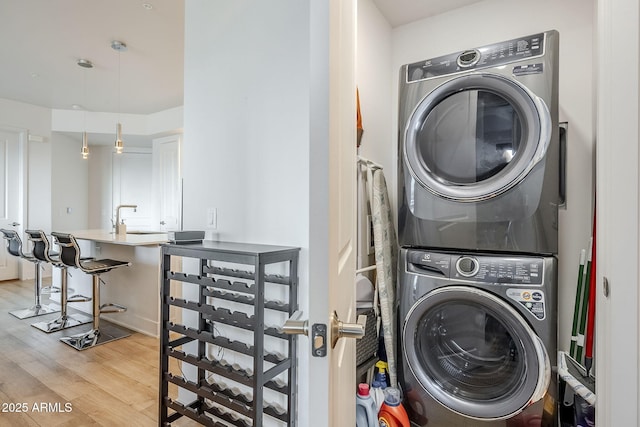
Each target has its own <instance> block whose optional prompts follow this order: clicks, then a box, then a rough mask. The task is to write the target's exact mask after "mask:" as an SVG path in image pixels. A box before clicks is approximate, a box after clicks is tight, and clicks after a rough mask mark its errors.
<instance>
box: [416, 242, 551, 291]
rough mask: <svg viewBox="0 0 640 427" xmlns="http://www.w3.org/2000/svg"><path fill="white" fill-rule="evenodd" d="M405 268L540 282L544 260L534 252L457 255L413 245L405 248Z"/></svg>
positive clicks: (479, 280) (434, 273)
mask: <svg viewBox="0 0 640 427" xmlns="http://www.w3.org/2000/svg"><path fill="white" fill-rule="evenodd" d="M407 270H408V271H410V272H414V273H418V274H426V275H431V276H435V277H443V278H451V279H460V280H472V281H474V282H477V283H504V284H511V285H542V283H543V280H544V260H543V259H542V258H540V257H535V256H496V255H481V254H478V255H475V254H469V255H467V254H465V255H460V254H448V253H442V252H429V251H424V250H418V249H416V250H410V251H408V252H407Z"/></svg>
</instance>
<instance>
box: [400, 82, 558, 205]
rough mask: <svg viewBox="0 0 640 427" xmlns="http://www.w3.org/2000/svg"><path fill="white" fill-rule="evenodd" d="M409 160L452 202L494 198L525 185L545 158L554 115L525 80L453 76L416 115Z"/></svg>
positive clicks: (408, 140) (419, 176) (417, 174)
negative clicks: (520, 184)
mask: <svg viewBox="0 0 640 427" xmlns="http://www.w3.org/2000/svg"><path fill="white" fill-rule="evenodd" d="M404 137H405V138H404V149H403V151H404V161H405V163H406V165H407V168H408V170H409V171H410V173H411V174H412V175H413V177H414V178H415V179H416V181H417V182H418V183H419V184H420V185H421V186H423V187H424V188H425V189H427V190H429V191H430V192H432V193H433V194H436V195H438V196H440V197H443V198H445V199H449V200H454V201H460V202H476V201H481V200H487V199H490V198H492V197H495V196H497V195H500V194H502V193H504V192H505V191H507V190H509V189H510V188H512V187H513V186H514V185H516V184H518V183H519V182H520V181H521V180H522V179H524V178H525V177H526V176H527V174H528V173H529V172H530V171H531V170H532V169H533V167H534V166H535V165H536V164H537V163H538V162H539V161H540V160H541V159H542V158H543V157H544V154H545V152H546V149H547V147H548V145H549V141H550V138H551V117H550V114H549V110H548V108H547V106H546V104H545V103H544V101H543V100H541V99H540V98H538V97H537V96H535V95H534V94H533V93H531V91H529V90H528V89H527V88H526V87H524V86H523V85H522V84H520V83H519V82H517V81H515V80H512V79H509V78H507V77H504V76H501V75H497V74H490V73H473V74H468V75H464V76H461V77H457V78H454V79H451V80H448V81H447V82H446V83H443V84H442V85H440V86H438V87H437V88H435V89H434V90H433V91H431V92H430V93H429V94H428V95H427V96H426V97H425V98H424V99H423V100H422V101H421V102H420V104H418V106H417V107H416V109H415V110H414V112H413V113H412V115H411V117H410V119H409V121H408V123H407V127H406V129H405V133H404Z"/></svg>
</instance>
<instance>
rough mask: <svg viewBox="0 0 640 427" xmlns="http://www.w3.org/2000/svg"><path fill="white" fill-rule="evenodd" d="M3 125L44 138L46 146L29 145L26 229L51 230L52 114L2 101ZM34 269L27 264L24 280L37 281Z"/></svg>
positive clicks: (25, 210) (24, 270)
mask: <svg viewBox="0 0 640 427" xmlns="http://www.w3.org/2000/svg"><path fill="white" fill-rule="evenodd" d="M0 125H1V126H6V127H9V128H14V129H17V130H19V131H24V132H25V138H26V135H27V132H28V133H30V134H32V135H37V136H41V137H43V138H44V142H27V143H26V150H25V154H26V156H27V159H28V161H27V170H26V174H25V177H24V179H25V183H24V184H25V188H26V190H27V194H26V196H25V197H24V204H25V205H24V206H23V213H24V215H23V218H22V219H21V220H20V223H21V224H22V229H23V230H26V229H27V228H41V229H44V230H48V229H49V228H50V227H51V184H50V177H51V163H50V160H49V158H50V156H51V144H50V143H49V141H50V138H51V113H50V110H48V109H46V108H42V107H38V106H35V105H30V104H25V103H22V102H15V101H11V100H7V99H0ZM33 274H34V272H33V266H32V265H31V264H28V263H23V264H22V267H21V277H22V278H23V279H29V278H32V277H33Z"/></svg>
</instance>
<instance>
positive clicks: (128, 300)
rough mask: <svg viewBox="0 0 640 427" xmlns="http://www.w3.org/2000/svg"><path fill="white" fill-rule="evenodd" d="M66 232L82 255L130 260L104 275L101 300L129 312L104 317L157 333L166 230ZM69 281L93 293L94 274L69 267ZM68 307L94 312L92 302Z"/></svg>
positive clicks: (56, 277) (76, 288) (81, 291)
mask: <svg viewBox="0 0 640 427" xmlns="http://www.w3.org/2000/svg"><path fill="white" fill-rule="evenodd" d="M66 232H67V233H70V234H72V235H73V236H74V237H75V238H76V240H77V241H78V244H79V245H80V250H81V254H82V256H83V257H89V256H91V257H94V258H96V259H104V258H111V259H116V260H120V261H129V262H131V266H129V267H121V268H116V269H114V270H112V271H110V272H108V273H104V274H103V275H102V276H101V278H102V280H103V281H104V282H105V283H104V284H102V286H101V289H100V291H101V292H100V302H101V304H105V303H117V304H121V305H124V306H125V307H127V311H126V312H123V313H117V314H103V315H102V318H103V319H106V320H108V321H110V322H112V323H115V324H117V325H120V326H124V327H126V328H129V329H131V330H134V331H137V332H141V333H143V334H146V335H150V336H153V337H158V336H159V331H160V323H159V321H160V261H161V257H160V255H161V251H160V245H161V244H163V243H166V242H167V241H168V240H167V233H160V232H159V233H152V232H147V231H144V232H143V231H141V232H136V231H130V232H129V233H127V234H115V233H113V232H110V231H107V230H75V231H66ZM53 281H54V284H59V282H60V275H59V274H58V273H57V272H54V274H53ZM68 283H69V288H71V289H74V291H75V294H82V295H86V296H91V293H92V284H91V275H89V274H86V273H83V272H82V271H80V270H78V269H74V268H70V269H69V279H68ZM71 294H72V293H71V292H70V295H71ZM54 298H55V297H54ZM69 307H71V308H75V309H78V310H81V311H83V312H86V313H89V314H91V307H92V306H91V302H84V303H72V304H69Z"/></svg>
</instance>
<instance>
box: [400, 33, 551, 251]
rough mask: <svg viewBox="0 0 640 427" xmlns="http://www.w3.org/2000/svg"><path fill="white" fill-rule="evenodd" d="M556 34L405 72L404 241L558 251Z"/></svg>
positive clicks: (407, 244) (431, 62) (417, 244)
mask: <svg viewBox="0 0 640 427" xmlns="http://www.w3.org/2000/svg"><path fill="white" fill-rule="evenodd" d="M557 83H558V33H557V32H556V31H548V32H544V33H539V34H534V35H531V36H526V37H520V38H518V39H513V40H508V41H505V42H501V43H496V44H493V45H488V46H483V47H479V48H474V49H469V50H466V51H463V52H456V53H453V54H450V55H445V56H441V57H438V58H432V59H428V60H424V61H419V62H415V63H411V64H407V65H404V66H403V67H402V68H401V69H400V84H399V118H398V127H399V139H398V240H399V244H400V246H405V247H430V248H443V249H470V250H482V251H501V252H512V253H535V254H555V253H557V252H558V235H557V227H558V218H557V216H558V205H559V203H560V202H561V193H562V189H561V179H560V175H561V174H560V162H559V157H560V154H559V129H558V84H557Z"/></svg>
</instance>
